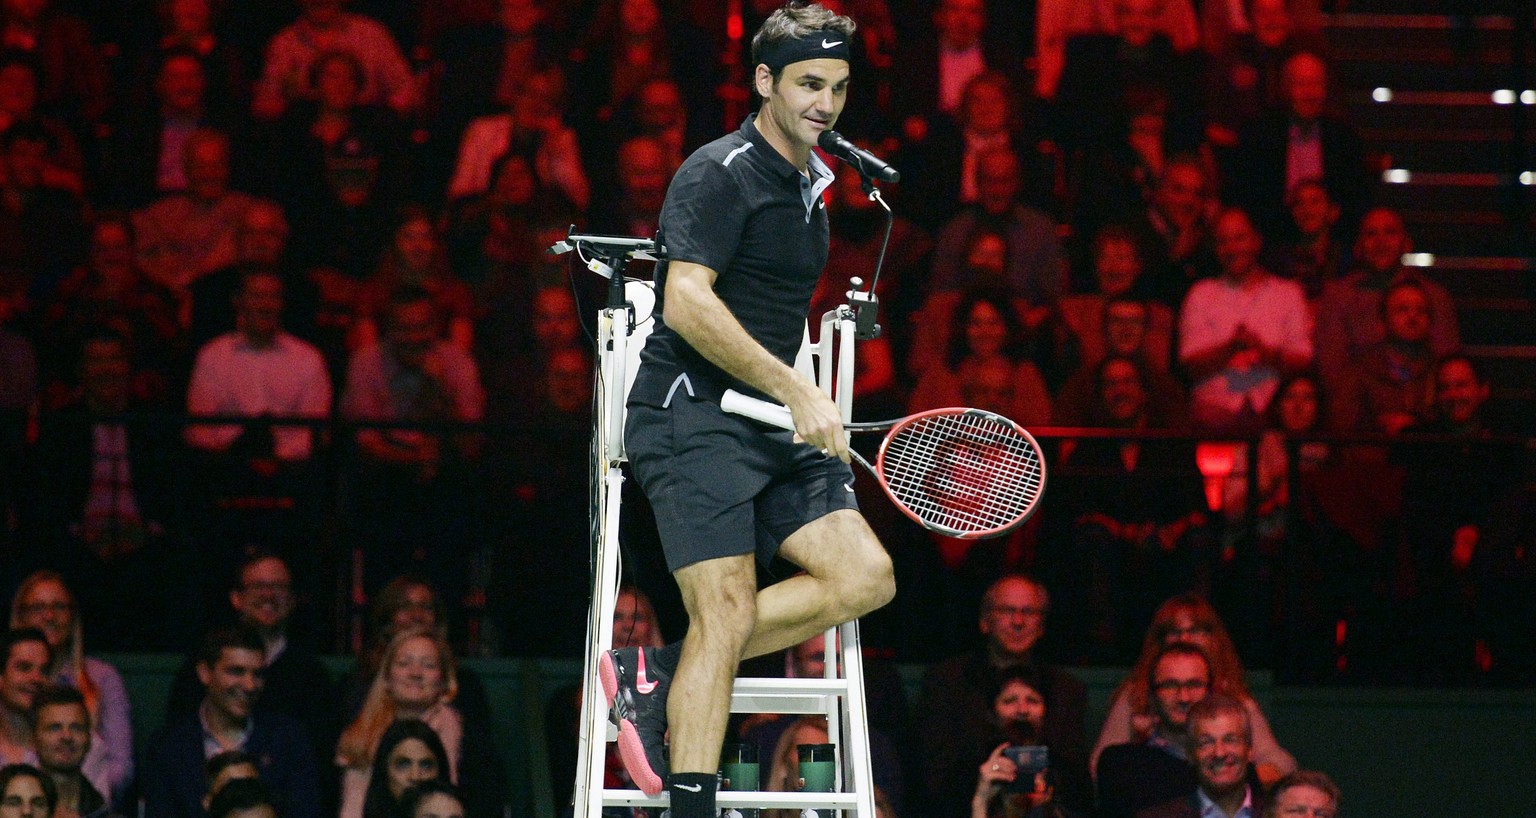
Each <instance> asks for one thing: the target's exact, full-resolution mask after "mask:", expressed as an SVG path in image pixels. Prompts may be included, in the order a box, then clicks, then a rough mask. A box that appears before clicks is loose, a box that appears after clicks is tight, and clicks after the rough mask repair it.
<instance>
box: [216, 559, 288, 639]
mask: <svg viewBox="0 0 1536 818" xmlns="http://www.w3.org/2000/svg"><path fill="white" fill-rule="evenodd" d="M229 604H230V607H232V608H234V609H235V612H236V613H237V614H239V615H240V621H241V622H242V623H244V624H246V625H250V626H251V627H254V628H261V629H264V630H267V629H275V628H281V627H282V626H283V624H284V623H285V622H287V621H288V617H289V616H291V615H292V614H293V579H292V577H291V576H289V573H288V566H287V565H285V564H283V561H282V560H279V559H264V560H261V561H259V562H255V563H252V564H251V565H248V566H246V568H245V570H244V571H242V572H240V587H238V588H236V589H235V590H233V591H230V592H229Z"/></svg>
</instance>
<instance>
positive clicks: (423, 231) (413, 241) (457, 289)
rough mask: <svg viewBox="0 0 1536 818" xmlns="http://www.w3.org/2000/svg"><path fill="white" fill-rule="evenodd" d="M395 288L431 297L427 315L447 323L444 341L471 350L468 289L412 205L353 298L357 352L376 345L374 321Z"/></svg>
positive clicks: (426, 216) (431, 222) (429, 223)
mask: <svg viewBox="0 0 1536 818" xmlns="http://www.w3.org/2000/svg"><path fill="white" fill-rule="evenodd" d="M401 287H420V288H421V289H423V290H425V291H426V292H427V293H428V294H429V295H430V296H431V297H432V305H433V309H434V310H435V311H436V312H437V314H438V315H439V316H441V317H442V318H443V320H445V321H446V322H447V325H448V339H449V340H450V341H452V342H453V344H454V346H456V347H458V348H459V349H461V350H463V351H465V352H469V351H471V350H473V349H474V344H475V341H474V335H475V328H474V318H475V316H474V314H473V313H474V310H475V305H474V303H473V297H472V296H471V294H470V291H469V287H467V286H466V285H465V284H464V282H463V281H461V280H460V279H459V278H458V276H456V275H454V272H453V270H452V269H451V268H450V267H449V266H448V257H447V253H446V251H445V249H444V247H443V242H442V239H441V238H440V237H439V236H438V232H437V224H436V220H435V219H433V217H432V214H431V213H430V212H428V211H427V210H426V209H425V208H422V207H420V206H416V205H407V206H405V207H404V208H401V210H400V217H399V219H398V221H397V223H396V227H395V230H394V235H393V240H392V241H391V242H390V244H389V247H388V248H387V249H386V250H385V251H384V255H383V258H381V259H380V260H379V265H378V269H377V270H375V271H374V273H373V276H372V277H371V278H369V279H368V280H367V281H365V282H363V286H362V290H361V292H359V293H358V306H357V317H358V323H359V326H358V327H357V331H356V332H355V337H356V338H357V339H358V343H359V345H360V346H366V345H368V344H370V343H375V342H376V341H377V340H378V333H379V330H378V322H379V318H380V316H381V315H382V314H383V312H384V310H385V308H386V307H387V306H388V303H389V296H390V293H393V292H395V291H396V290H398V289H399V288H401Z"/></svg>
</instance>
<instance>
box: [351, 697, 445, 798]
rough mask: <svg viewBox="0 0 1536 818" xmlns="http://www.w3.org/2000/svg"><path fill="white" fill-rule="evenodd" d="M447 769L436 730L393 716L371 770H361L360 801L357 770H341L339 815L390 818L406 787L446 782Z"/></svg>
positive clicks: (380, 742)
mask: <svg viewBox="0 0 1536 818" xmlns="http://www.w3.org/2000/svg"><path fill="white" fill-rule="evenodd" d="M449 769H450V764H449V761H448V751H447V750H446V749H444V748H443V740H442V739H441V738H439V737H438V735H437V731H436V730H434V729H433V728H432V727H431V726H429V725H428V724H427V723H426V722H423V721H419V720H417V719H396V720H395V722H394V723H393V724H391V725H390V726H389V728H388V729H386V730H385V731H384V735H383V736H381V737H380V738H379V749H378V750H377V751H376V752H375V753H374V754H373V768H372V770H370V771H364V777H363V779H362V781H361V782H360V784H361V786H362V787H363V793H362V794H361V799H362V800H361V801H358V800H357V795H358V793H357V792H356V789H357V786H358V785H359V781H358V779H357V776H356V774H357V772H358V771H357V770H356V769H353V768H349V769H347V770H346V772H345V773H343V780H344V781H345V782H346V784H345V785H344V786H343V790H344V791H345V793H346V796H347V799H348V800H346V801H343V803H342V805H341V816H342V818H390V816H391V815H393V814H394V812H395V811H396V809H397V807H398V806H399V804H400V799H401V796H402V795H403V794H404V793H405V791H406V790H408V789H410V788H411V787H414V786H416V785H417V784H423V783H427V782H436V783H442V784H447V783H448V776H449Z"/></svg>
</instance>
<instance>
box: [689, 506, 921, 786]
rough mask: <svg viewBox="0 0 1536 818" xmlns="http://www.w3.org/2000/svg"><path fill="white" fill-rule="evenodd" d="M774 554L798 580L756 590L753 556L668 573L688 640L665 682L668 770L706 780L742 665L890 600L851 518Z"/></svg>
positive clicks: (806, 530)
mask: <svg viewBox="0 0 1536 818" xmlns="http://www.w3.org/2000/svg"><path fill="white" fill-rule="evenodd" d="M779 553H780V554H781V555H783V556H784V557H785V558H786V559H788V560H790V561H791V562H794V563H795V564H796V565H799V566H800V567H802V568H804V569H805V570H806V572H807V573H805V574H802V575H799V576H795V577H791V578H789V579H787V580H784V581H783V582H779V583H776V584H774V585H772V586H769V587H768V588H765V589H763V590H762V591H761V592H758V591H757V590H756V589H757V574H756V565H755V563H754V562H753V559H754V558H753V555H750V554H746V555H742V556H740V557H728V558H724V559H714V560H706V561H704V562H699V563H694V564H693V565H689V566H686V567H684V568H681V569H679V570H678V571H677V572H675V573H674V576H675V577H676V578H677V582H678V586H679V587H680V588H681V589H682V592H683V604H684V606H685V607H687V609H688V617H689V624H688V635H687V637H686V638H685V639H684V640H683V655H682V659H681V660H680V661H679V662H678V667H677V671H676V672H675V673H674V674H673V677H672V685H673V688H672V689H673V691H678V690H684V691H687V693H686V694H685V695H682V696H678V695H672V696H669V698H668V700H667V723H668V729H669V731H670V733H671V764H670V767H671V770H672V771H673V772H685V773H686V772H708V773H712V772H714V771H715V770H716V769H717V768H718V767H719V763H720V744H721V742H722V741H724V740H725V726H726V722H727V721H728V720H729V718H730V701H731V699H730V697H731V685H732V683H733V682H734V680H735V677H736V666H737V665H738V664H739V663H740V662H741V660H742V659H743V658H749V657H752V656H759V655H762V654H765V653H770V652H772V651H776V650H782V649H784V648H787V647H789V646H791V645H797V644H799V643H801V642H804V641H805V640H806V639H809V638H810V637H812V636H814V635H816V634H818V633H821V632H822V631H825V630H826V629H827V628H830V627H832V626H833V625H838V624H841V623H843V622H847V621H849V620H851V619H855V618H857V617H859V616H863V615H864V614H866V613H868V612H870V611H872V610H875V609H876V608H879V607H880V606H882V605H884V604H886V603H887V602H889V601H890V599H891V597H892V595H894V594H895V581H894V579H893V578H892V572H891V560H890V556H889V555H887V554H886V552H885V549H884V548H882V547H881V545H880V543H879V541H878V540H877V539H876V538H875V535H874V532H872V531H871V530H870V529H869V525H868V524H867V523H865V522H864V518H863V517H862V516H860V515H859V513H858V512H856V511H850V510H844V511H835V512H833V513H831V514H828V515H826V516H824V517H821V518H819V519H817V520H815V521H813V522H811V523H808V524H807V525H805V526H803V527H802V528H801V529H800V530H799V531H796V532H795V533H794V534H792V535H790V537H789V538H788V539H787V540H785V541H784V543H783V544H782V545H781V546H780V549H779Z"/></svg>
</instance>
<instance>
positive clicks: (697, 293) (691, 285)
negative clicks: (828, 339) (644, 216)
mask: <svg viewBox="0 0 1536 818" xmlns="http://www.w3.org/2000/svg"><path fill="white" fill-rule="evenodd" d="M718 276H719V274H718V273H716V272H715V271H714V270H711V269H710V268H708V267H705V266H703V265H702V264H694V263H691V262H686V261H675V262H672V263H670V264H669V265H668V266H667V284H666V292H665V294H664V302H663V303H664V304H665V307H664V314H665V317H666V322H667V326H669V327H671V328H672V329H673V330H674V331H675V332H677V334H678V335H680V336H682V338H683V340H685V341H687V342H688V344H689V345H690V346H692V347H693V348H694V349H695V350H698V352H699V354H700V355H703V356H704V357H705V359H707V360H708V361H709V362H710V363H712V364H714V365H715V366H718V367H720V368H721V369H723V370H725V371H726V372H727V373H729V374H731V375H732V376H734V377H736V378H739V379H741V380H742V381H745V382H746V383H748V384H750V385H752V386H753V387H756V388H757V389H760V390H762V391H763V392H766V393H767V394H769V395H772V396H773V397H774V398H777V399H778V400H779V401H780V402H781V403H783V404H784V405H785V406H788V407H789V411H790V414H791V415H793V416H794V419H795V433H796V434H798V435H799V436H800V438H801V439H802V440H804V441H805V442H806V443H809V444H811V445H812V446H815V447H816V448H818V449H825V450H826V451H827V452H828V453H829V454H832V455H834V456H836V457H837V458H839V459H841V460H842V461H843V462H845V463H846V462H848V459H849V456H848V439H847V436H846V435H845V434H844V433H843V418H842V415H841V414H840V413H839V412H838V410H837V405H836V404H834V403H833V402H832V400H831V399H830V398H828V397H827V396H826V395H825V394H824V393H822V391H821V390H820V389H818V388H817V387H816V384H814V383H811V381H810V380H808V379H807V378H806V377H805V376H804V375H801V374H800V373H799V372H796V371H795V370H794V368H793V367H790V366H788V365H786V364H785V363H784V362H783V361H780V360H779V359H778V358H775V357H774V356H773V353H771V352H769V351H768V350H766V349H764V348H763V345H762V344H759V343H758V342H757V341H756V339H754V338H753V337H752V336H751V335H749V334H747V331H746V330H745V329H744V328H742V326H741V322H739V321H737V320H736V316H734V315H732V314H731V311H730V309H729V308H727V307H726V306H725V302H723V301H721V300H720V296H718V295H716V294H715V286H714V285H715V279H716V278H717V277H718Z"/></svg>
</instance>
